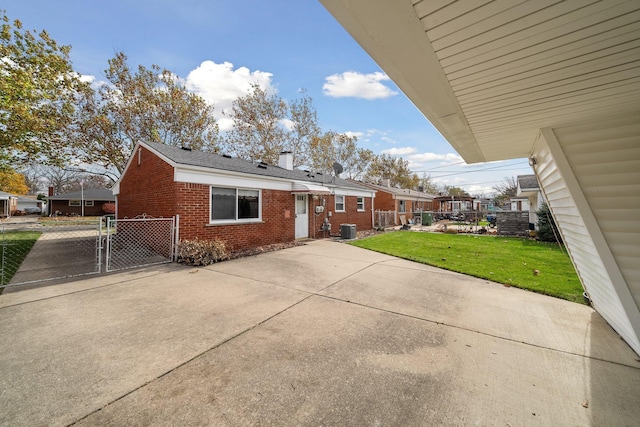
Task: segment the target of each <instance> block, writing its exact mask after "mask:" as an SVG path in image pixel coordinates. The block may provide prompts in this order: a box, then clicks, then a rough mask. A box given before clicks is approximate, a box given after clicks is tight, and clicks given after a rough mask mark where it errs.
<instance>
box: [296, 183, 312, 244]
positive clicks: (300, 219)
mask: <svg viewBox="0 0 640 427" xmlns="http://www.w3.org/2000/svg"><path fill="white" fill-rule="evenodd" d="M295 197H296V239H301V238H304V237H309V213H308V203H307V198H308V196H307V195H306V194H296V195H295Z"/></svg>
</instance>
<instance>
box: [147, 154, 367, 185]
mask: <svg viewBox="0 0 640 427" xmlns="http://www.w3.org/2000/svg"><path fill="white" fill-rule="evenodd" d="M145 145H146V146H148V147H149V148H151V149H152V150H155V151H157V152H158V153H160V154H162V155H163V156H165V157H166V158H168V159H169V160H171V161H172V162H174V163H176V164H179V165H189V166H200V167H205V168H211V169H218V170H225V171H232V172H241V173H247V174H252V175H260V176H265V177H272V178H282V179H288V180H295V181H304V182H312V183H314V184H320V185H330V184H334V185H336V186H338V187H346V188H357V189H362V188H363V187H362V186H360V185H357V184H355V183H351V182H349V181H347V180H344V179H341V178H337V177H333V176H331V175H323V174H321V173H317V172H316V173H315V174H310V173H309V172H307V171H303V170H299V169H294V170H287V169H283V168H281V167H279V166H276V165H269V164H267V163H264V162H258V163H254V162H251V161H249V160H243V159H238V158H237V157H228V156H225V155H219V154H216V153H207V152H204V151H197V150H183V149H182V148H180V147H173V146H170V145H165V144H156V143H145Z"/></svg>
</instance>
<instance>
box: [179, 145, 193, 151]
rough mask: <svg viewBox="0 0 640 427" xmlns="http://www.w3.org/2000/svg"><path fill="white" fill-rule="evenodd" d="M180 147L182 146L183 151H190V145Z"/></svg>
mask: <svg viewBox="0 0 640 427" xmlns="http://www.w3.org/2000/svg"><path fill="white" fill-rule="evenodd" d="M180 148H182V149H183V150H184V151H191V148H190V147H185V146H184V145H183V146H182V147H180Z"/></svg>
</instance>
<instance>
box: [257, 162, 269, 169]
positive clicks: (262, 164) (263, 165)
mask: <svg viewBox="0 0 640 427" xmlns="http://www.w3.org/2000/svg"><path fill="white" fill-rule="evenodd" d="M258 167H259V168H260V169H266V168H267V165H266V164H265V163H260V164H259V165H258Z"/></svg>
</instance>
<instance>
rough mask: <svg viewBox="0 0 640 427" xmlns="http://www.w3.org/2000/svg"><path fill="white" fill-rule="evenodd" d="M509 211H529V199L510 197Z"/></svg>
mask: <svg viewBox="0 0 640 427" xmlns="http://www.w3.org/2000/svg"><path fill="white" fill-rule="evenodd" d="M509 210H510V211H529V199H528V198H526V197H511V198H510V199H509Z"/></svg>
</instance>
